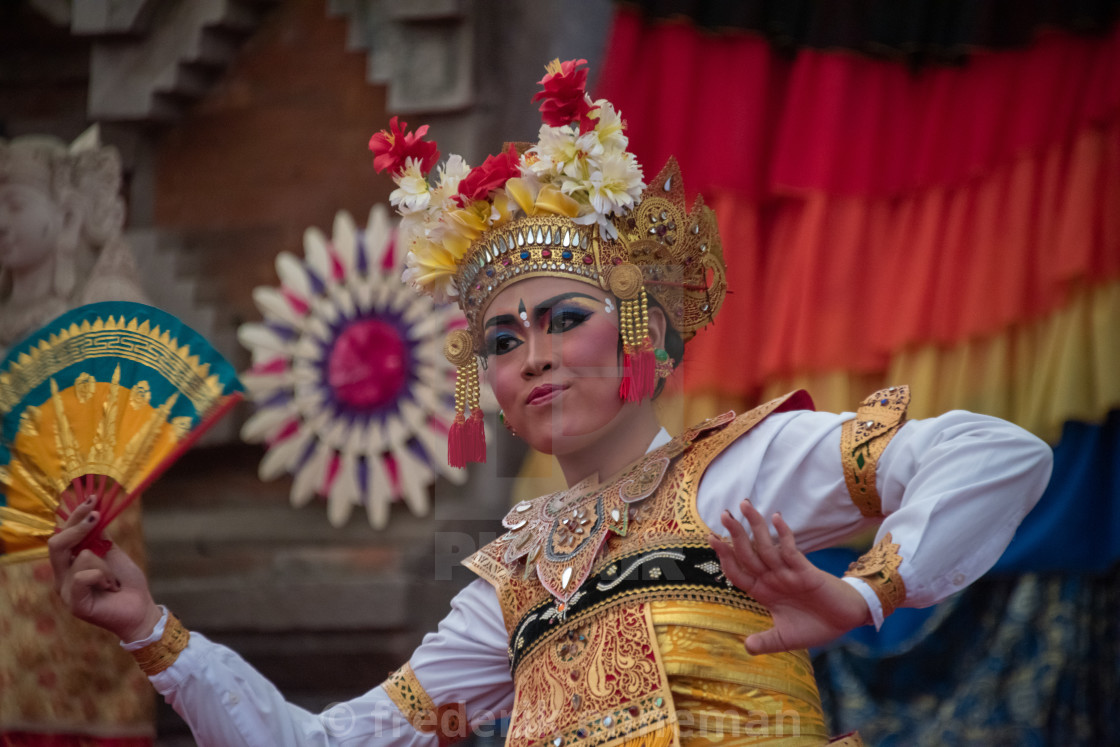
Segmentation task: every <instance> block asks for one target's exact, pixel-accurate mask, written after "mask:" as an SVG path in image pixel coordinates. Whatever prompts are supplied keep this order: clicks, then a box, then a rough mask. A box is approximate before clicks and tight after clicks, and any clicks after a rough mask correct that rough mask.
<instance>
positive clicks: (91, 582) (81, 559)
mask: <svg viewBox="0 0 1120 747" xmlns="http://www.w3.org/2000/svg"><path fill="white" fill-rule="evenodd" d="M96 508H97V506H96V499H95V498H91V499H89V500H87V501H86V502H85V503H83V504H82V505H80V506H78V508H76V509H74V512H73V513H72V514H71V515H70V518H69V519H67V521H66V523H65V524H64V525H63V527H62V529H61V530H60V531H59V532H58V533H57V534H55V535H54V536H53V537H51V538H50V540H49V541H48V543H47V546H48V548H49V549H50V558H51V567H52V569H53V570H54V588H55V591H57V592H58V594H59V596H61V597H62V601H63V602H64V603H65V604H66V606H67V607H68V608H69V609H70V612H71V613H72V614H73V615H74V616H75V617H77V618H78V619H79V620H85V621H86V622H88V623H92V624H93V625H96V626H98V627H100V628H104V629H106V630H108V631H110V632H111V633H114V634H116V635H117V636H118V637H119V638H120V639H121V640H122V641H126V642H130V641H137V640H140V639H142V638H146V637H147V636H148V635H150V634H151V632H152V629H153V628H155V625H156V623H157V622H159V619H160V617H161V616H162V612H161V610H160V608H159V607H157V606H156V604H155V602H153V601H152V595H151V593H150V592H149V591H148V581H147V579H146V578H145V577H144V572H143V571H141V570H140V568H139V567H138V566H137V565H136V564H135V563H134V562H132V559H131V558H130V557H128V555H127V554H126V553H125V552H124V551H123V550H121V549H120V548H119V547H117V546H116V545H113V546H112V547H111V548H110V549H109V552H108V553H106V554H105V557H103V558H100V557H98V556H97V555H95V554H94V553H93V552H92V551H91V550H82V551H81V552H79V553H78V554H77V555H75V554H74V548H75V547H77V546H78V544H79V543H80V542H81V541H82V540H83V539H85V537H86V535H88V534H89V533H90V532H91V531H93V528H94V527H95V526H96V525H97V520H98V518H100V516H99V514H98V512H97V510H96Z"/></svg>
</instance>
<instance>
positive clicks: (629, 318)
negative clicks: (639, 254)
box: [610, 263, 657, 402]
mask: <svg viewBox="0 0 1120 747" xmlns="http://www.w3.org/2000/svg"><path fill="white" fill-rule="evenodd" d="M610 288H611V293H613V294H614V295H615V296H617V297H618V301H619V303H618V320H619V332H620V334H621V335H622V381H620V382H619V385H618V396H619V397H621V398H622V399H623V400H624V401H626V402H641V401H642V400H643V399H645V398H647V397H652V396H653V393H654V391H655V390H656V388H657V358H656V357H655V355H654V352H653V343H652V342H651V341H650V339H649V310H648V303H649V300H648V298H647V296H646V289H645V286H644V284H643V279H642V271H641V270H640V269H639V268H638V267H637V266H635V265H632V264H628V263H627V264H622V265H618V266H617V267H615V268H614V269H613V270H611V275H610Z"/></svg>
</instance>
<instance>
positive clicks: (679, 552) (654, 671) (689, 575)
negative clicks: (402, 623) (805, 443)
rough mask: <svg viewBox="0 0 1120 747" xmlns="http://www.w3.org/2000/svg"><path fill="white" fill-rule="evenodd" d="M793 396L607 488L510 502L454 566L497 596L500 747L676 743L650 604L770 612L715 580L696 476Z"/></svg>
mask: <svg viewBox="0 0 1120 747" xmlns="http://www.w3.org/2000/svg"><path fill="white" fill-rule="evenodd" d="M806 407H811V401H810V400H809V398H808V396H807V395H805V394H804V393H803V392H797V393H794V394H791V395H787V396H786V397H782V398H779V399H776V400H774V401H772V402H769V403H767V404H765V405H762V406H761V407H758V408H756V409H754V410H752V411H750V412H748V413H744V414H743V415H741V416H739V417H735V416H734V413H726V414H724V415H721V416H719V417H716V418H713V419H711V420H708V421H705V422H704V423H701V424H700V425H698V426H696V427H693V428H690V429H688V430H687V431H685V432H684V433H683V434H681V435H680V436H678V437H676V438H674V439H673V440H672V441H670V442H669V443H668V444H665V445H664V446H662V447H660V448H658V449H655V450H653V451H652V452H650V453H649V454H647V455H645V456H644V457H643V458H641V459H640V460H638V461H637V462H635V463H634V464H633V465H632V466H631V467H629V468H628V469H627V470H625V471H624V472H623V474H622V475H621V476H620V477H619V478H618V479H616V480H614V481H612V482H611V483H609V484H607V485H594V484H591V483H590V482H584V483H580V484H578V485H575V486H573V487H572V488H570V489H568V490H565V491H561V492H558V493H554V494H551V495H547V496H543V497H541V498H537V499H535V500H533V501H525V502H522V503H519V504H517V505H516V506H514V508H513V509H512V510H511V511H510V512H509V514H508V515H507V516H506V517H505V519H504V520H503V525H504V526H505V527H506V528H507V529H509V532H508V533H507V534H505V535H503V536H501V537H499V538H498V539H497V540H495V541H494V542H492V543H490V544H489V545H487V546H486V547H484V548H482V549H481V550H479V551H478V552H477V553H475V554H474V555H472V556H471V557H469V558H467V560H466V561H464V565H466V566H467V567H468V568H471V569H472V570H474V571H475V572H476V573H477V574H478V575H479V576H481V577H482V578H484V579H486V580H487V581H489V582H490V583H491V584H492V585H493V586H494V587H495V589H496V591H497V594H498V598H499V602H500V604H501V607H502V612H503V615H504V618H505V623H506V629H507V631H508V632H509V634H510V644H509V655H510V664H511V670H512V672H513V679H514V688H515V693H516V695H515V702H514V709H513V716H512V719H511V724H510V732H509V734H508V735H507V741H506V743H507V745H509V746H510V747H528V746H529V745H547V744H551V745H552V747H576V746H577V745H583V744H586V745H594V746H595V747H613V746H614V745H620V744H627V745H628V744H631V743H633V744H635V745H637V744H639V743H641V744H644V745H645V747H658V746H659V745H678V744H680V738H679V728H678V726H677V724H676V719H677V715H676V711H675V708H674V704H673V697H672V694H671V692H670V688H669V681H668V677H667V674H666V670H665V665H664V663H663V661H662V657H661V651H660V650H659V647H658V645H657V640H656V635H655V631H654V625H653V620H652V615H651V611H650V608H651V605H652V604H654V603H657V602H660V601H665V600H678V601H689V602H706V603H712V604H717V605H721V606H723V607H731V608H736V609H740V610H744V611H749V613H750V614H751V615H753V616H754V617H755V618H756V619H757V620H759V621H760V623H761V625H762V627H760V628H759V629H763V628H765V627H768V626H769V623H768V620H769V613H768V612H767V611H766V610H765V608H763V607H761V606H760V605H759V604H758V603H757V602H755V601H754V600H753V599H752V598H751V597H750V596H748V595H747V594H746V593H744V592H743V591H741V590H739V589H738V588H736V587H734V586H733V585H731V583H730V582H729V581H727V579H726V578H725V577H724V576H723V573H722V570H721V569H720V566H719V563H718V560H717V559H716V556H715V553H714V551H713V550H711V548H710V546H709V545H708V541H707V535H708V531H709V530H708V527H707V526H705V525H704V523H703V522H702V521H701V520H700V517H699V515H698V513H697V510H696V495H697V492H698V487H699V482H700V479H701V477H702V476H703V473H704V470H705V469H706V468H707V466H708V465H709V464H710V463H711V461H712V460H713V459H714V458H715V457H716V456H718V455H719V453H720V452H722V451H723V449H724V448H726V447H727V446H728V445H729V444H730V443H732V442H733V441H734V440H735V439H737V438H739V437H740V436H742V435H743V434H745V433H746V432H747V431H749V430H750V429H751V428H752V427H754V426H755V425H757V424H758V423H759V422H761V421H762V420H763V419H764V418H765V417H767V416H768V415H770V414H771V413H774V412H777V411H781V410H791V409H804V408H806Z"/></svg>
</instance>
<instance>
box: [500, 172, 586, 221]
mask: <svg viewBox="0 0 1120 747" xmlns="http://www.w3.org/2000/svg"><path fill="white" fill-rule="evenodd" d="M506 194H508V195H509V196H510V197H511V198H512V199H513V201H514V202H516V203H517V206H518V207H519V208H521V210H522V212H524V213H525V215H541V214H551V215H563V216H564V217H566V218H574V217H576V216H577V215H579V203H578V202H576V201H575V200H574V199H572V198H571V197H569V196H568V195H566V194H564V193H563V192H561V191H560V190H559V189H557V188H556V187H554V186H552V185H551V184H546V185H544V186H541V184H540V183H539V182H537V181H535V180H529V179H522V178H520V177H518V178H515V179H510V180H509V181H508V182H506Z"/></svg>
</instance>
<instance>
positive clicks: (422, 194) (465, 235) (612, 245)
mask: <svg viewBox="0 0 1120 747" xmlns="http://www.w3.org/2000/svg"><path fill="white" fill-rule="evenodd" d="M585 64H586V60H569V61H566V62H560V61H559V60H554V61H553V62H552V63H550V64H549V65H548V66H547V68H546V69H547V74H546V75H545V76H544V78H542V79H541V81H540V84H541V86H542V90H541V91H540V92H539V93H537V94H536V96H534V101H540V102H541V105H540V111H541V115H542V120H543V124H542V125H541V128H540V133H539V136H538V140H537V142H536V143H535V144H522V145H520V146H519V145H516V144H510V145H507V146H506V147H505V149H504V150H503V151H502V152H501V153H500V154H498V155H496V156H489V157H488V158H487V159H486V160H485V161H484V162H483V163H482V164H481V165H480V166H478V167H476V168H474V169H470V168H468V167H467V165H466V164H465V163H464V162H463V159H462V158H460V157H459V156H455V155H452V156H450V157H449V158H448V160H447V162H446V163H445V164H444V165H443V166H441V167H440V168H439V171H438V175H437V176H436V178H435V179H434V180H433V181H432V182H429V179H428V176H429V174H430V173H431V171H432V169H433V168H434V167H435V165H436V162H437V161H438V160H439V151H438V150H437V147H436V144H435V143H432V142H428V141H425V140H424V139H423V138H424V135H425V134H426V133H427V131H428V127H427V125H425V126H423V127H420V128H419V129H417V130H416V131H415V132H408V131H407V125H405V124H404V123H398V120H397V118H396V117H394V118H393V119H392V120H391V121H390V129H389V130H387V131H382V132H379V133H377V134H376V135H374V136H373V138H372V139H371V140H370V149H371V150H372V151H373V153H374V156H375V158H374V167H375V168H376V169H377V170H378V171H388V172H389V173H390V174H391V175H392V177H393V179H394V181H395V182H396V184H397V189H395V190H394V191H393V192H392V194H390V197H389V199H390V201H391V202H392V204H393V205H394V206H396V208H397V209H398V211H399V212H400V214H401V216H402V217H403V220H402V223H401V240H402V242H403V243H404V244H405V246H407V247H408V256H407V259H406V269H405V271H404V276H403V279H404V280H405V282H407V283H409V284H410V285H412V286H413V287H415V288H416V289H417V290H419V291H420V292H421V293H425V294H428V295H431V296H433V297H435V298H436V299H438V300H444V299H455V300H456V301H457V302H458V304H459V306H460V308H461V309H462V310H463V312H464V314H466V317H467V321H468V327H467V329H464V330H456V331H454V332H453V333H452V334H451V335H450V336H449V337H448V341H447V345H446V353H447V356H448V359H449V360H450V361H451V362H452V363H454V364H455V365H456V366H457V375H458V384H457V387H456V413H457V414H456V418H455V422H454V424H453V425H452V427H451V433H450V434H449V440H448V462H449V463H450V464H452V465H453V466H464V465H465V464H466V462H468V461H485V455H486V451H485V438H484V431H483V428H482V411H481V409H480V408H479V406H478V400H479V393H478V371H477V366H478V356H479V355H481V354H482V350H483V345H482V329H481V328H482V314H483V313H484V312H485V310H486V307H487V305H488V303H489V301H490V299H492V298H493V297H494V296H495V295H496V294H497V293H499V292H500V291H501V290H502V289H503V288H504V287H506V286H507V285H509V284H510V283H513V282H516V281H518V280H522V279H525V278H530V277H541V276H546V277H548V276H551V277H564V278H569V279H575V280H580V281H582V282H586V283H589V284H592V285H595V286H597V287H598V288H600V289H602V290H605V291H609V292H610V293H612V294H613V295H615V296H616V297H618V299H619V305H618V307H619V326H620V335H621V339H622V344H623V359H622V376H621V381H620V384H619V396H620V397H622V398H623V399H624V400H626V401H628V402H638V401H641V400H642V399H644V398H646V397H650V396H652V395H653V393H654V391H655V389H656V383H657V374H656V369H657V361H656V358H655V355H654V350H653V346H652V345H651V343H650V338H649V331H648V312H647V310H648V304H649V296H652V297H653V299H654V300H655V301H656V302H657V303H658V304H659V305H660V306H661V307H662V308H663V309H664V311H665V314H666V317H667V320H668V322H669V324H670V325H672V327H673V328H674V329H675V330H676V331H677V332H678V333H680V335H681V337H682V339H684V340H685V341H687V340H689V339H691V337H692V336H693V335H694V334H695V332H696V330H698V329H700V328H701V327H703V326H705V325H706V324H708V323H709V322H711V321H712V319H713V318H714V317H715V314H716V312H717V311H718V309H719V307H720V305H721V304H722V302H723V298H724V295H725V294H726V289H727V284H726V274H725V270H724V264H723V250H722V246H721V244H720V239H719V229H718V226H717V224H716V217H715V213H713V212H712V210H711V209H710V208H708V207H706V206H705V205H704V204H703V200H702V199H701V198H699V197H697V199H696V201H695V203H694V205H693V206H692V209H691V210H690V209H689V208H688V205H687V203H686V199H685V191H684V186H683V184H682V181H681V176H680V169H679V167H678V166H677V163H676V161H675V160H673V159H670V160H669V162H668V163H667V164H666V165H665V167H664V168H663V169H662V171H661V173H660V174H658V175H657V177H656V178H655V179H654V180H653V181H652V182H651V183H650V184H649V185H648V186H647V185H646V183H645V182H644V181H643V174H642V167H641V166H640V164H638V161H637V158H635V156H634V154H632V153H630V152H629V151H627V146H628V145H629V139H628V138H627V136H626V134H625V123H624V122H623V120H622V118H621V116H620V114H619V113H618V112H617V111H616V110H615V109H614V107H613V106H612V105H611V103H610V102H609V101H607V100H606V99H598V100H595V101H592V99H591V97H590V96H589V95H588V94H587V92H586V90H585V89H586V82H587V69H586V68H584V67H583V65H585Z"/></svg>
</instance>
